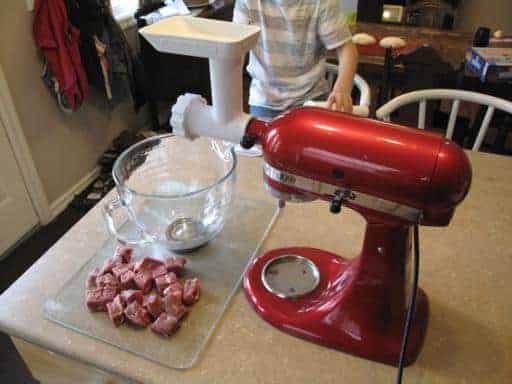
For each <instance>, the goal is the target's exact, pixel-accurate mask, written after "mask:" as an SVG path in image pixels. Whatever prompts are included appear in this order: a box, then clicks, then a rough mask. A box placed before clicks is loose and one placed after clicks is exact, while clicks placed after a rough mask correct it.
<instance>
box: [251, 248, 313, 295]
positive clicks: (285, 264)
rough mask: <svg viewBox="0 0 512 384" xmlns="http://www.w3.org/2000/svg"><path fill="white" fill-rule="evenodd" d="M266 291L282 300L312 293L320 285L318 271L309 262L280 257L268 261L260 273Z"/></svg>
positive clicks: (307, 260)
mask: <svg viewBox="0 0 512 384" xmlns="http://www.w3.org/2000/svg"><path fill="white" fill-rule="evenodd" d="M261 281H262V283H263V286H264V287H265V288H266V289H267V291H269V292H271V293H273V294H274V295H276V296H278V297H280V298H282V299H297V298H300V297H302V296H305V295H307V294H309V293H311V292H313V291H314V290H315V289H316V287H317V286H318V284H319V283H320V271H319V270H318V267H317V266H316V265H315V263H313V262H312V261H311V260H309V259H307V258H305V257H303V256H298V255H292V254H289V255H282V256H279V257H276V258H274V259H271V260H269V261H268V262H267V263H266V264H265V266H264V267H263V269H262V271H261Z"/></svg>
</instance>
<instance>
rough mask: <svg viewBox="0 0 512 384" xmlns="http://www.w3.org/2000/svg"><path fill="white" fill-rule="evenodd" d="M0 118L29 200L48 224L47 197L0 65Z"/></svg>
mask: <svg viewBox="0 0 512 384" xmlns="http://www.w3.org/2000/svg"><path fill="white" fill-rule="evenodd" d="M0 119H2V122H3V123H4V124H3V125H4V126H5V129H6V131H7V138H8V140H9V142H10V144H11V147H12V149H13V152H14V156H15V158H16V162H17V163H18V166H19V168H20V171H21V174H22V176H23V181H24V182H25V186H26V189H27V191H28V194H29V196H30V200H31V201H32V204H33V206H34V209H35V211H36V213H37V216H38V217H39V222H40V224H42V225H45V224H48V222H50V220H51V217H52V216H51V212H50V205H49V203H48V198H47V197H46V193H45V191H44V188H43V184H42V183H41V179H40V178H39V174H38V172H37V169H36V167H35V164H34V160H33V159H32V155H31V154H30V149H29V147H28V144H27V141H26V139H25V135H24V134H23V129H22V128H21V123H20V120H19V118H18V113H17V112H16V107H15V106H14V102H13V100H12V97H11V93H10V91H9V86H8V84H7V80H6V78H5V76H4V72H3V70H2V67H1V66H0Z"/></svg>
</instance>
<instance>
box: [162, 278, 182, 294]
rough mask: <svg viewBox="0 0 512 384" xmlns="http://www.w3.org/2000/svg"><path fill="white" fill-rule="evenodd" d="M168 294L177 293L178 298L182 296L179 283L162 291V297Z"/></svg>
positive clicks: (176, 282)
mask: <svg viewBox="0 0 512 384" xmlns="http://www.w3.org/2000/svg"><path fill="white" fill-rule="evenodd" d="M170 292H178V293H179V295H181V296H180V297H182V296H183V285H181V283H180V282H179V281H175V282H174V283H171V284H170V285H169V286H168V287H167V288H165V290H164V296H167V295H168V294H169V293H170Z"/></svg>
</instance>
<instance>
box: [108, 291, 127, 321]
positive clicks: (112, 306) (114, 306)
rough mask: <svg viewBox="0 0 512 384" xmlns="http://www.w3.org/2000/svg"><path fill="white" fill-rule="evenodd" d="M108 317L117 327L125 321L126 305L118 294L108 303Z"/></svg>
mask: <svg viewBox="0 0 512 384" xmlns="http://www.w3.org/2000/svg"><path fill="white" fill-rule="evenodd" d="M107 311H108V317H110V320H112V323H114V325H115V326H116V327H119V326H120V325H121V324H122V323H123V322H124V314H123V312H124V307H123V303H122V302H121V296H119V295H117V296H116V297H115V298H114V300H112V302H110V303H107Z"/></svg>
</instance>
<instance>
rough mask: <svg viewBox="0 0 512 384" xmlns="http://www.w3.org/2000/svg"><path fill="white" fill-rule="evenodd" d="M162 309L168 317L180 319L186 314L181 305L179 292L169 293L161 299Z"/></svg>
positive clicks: (185, 309)
mask: <svg viewBox="0 0 512 384" xmlns="http://www.w3.org/2000/svg"><path fill="white" fill-rule="evenodd" d="M163 302H164V309H165V312H167V313H168V314H170V315H173V316H174V317H176V318H178V319H181V318H182V317H183V316H185V315H186V314H187V312H188V311H187V308H185V306H184V305H183V303H182V301H181V292H179V291H171V292H169V293H168V294H167V295H166V296H164V299H163Z"/></svg>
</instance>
